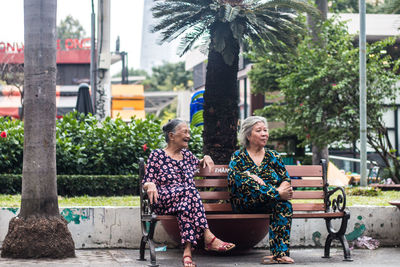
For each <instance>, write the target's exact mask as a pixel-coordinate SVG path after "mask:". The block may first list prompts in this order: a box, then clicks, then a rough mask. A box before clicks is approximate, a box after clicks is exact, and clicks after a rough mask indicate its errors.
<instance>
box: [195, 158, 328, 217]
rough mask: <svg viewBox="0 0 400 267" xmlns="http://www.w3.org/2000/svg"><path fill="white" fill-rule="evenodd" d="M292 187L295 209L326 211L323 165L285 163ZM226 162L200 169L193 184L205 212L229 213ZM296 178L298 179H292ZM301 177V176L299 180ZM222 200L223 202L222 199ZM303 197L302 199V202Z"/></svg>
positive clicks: (230, 208) (325, 185) (324, 171)
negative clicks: (212, 167)
mask: <svg viewBox="0 0 400 267" xmlns="http://www.w3.org/2000/svg"><path fill="white" fill-rule="evenodd" d="M286 169H287V171H288V172H289V175H290V177H293V179H292V181H291V183H292V187H293V188H294V190H295V191H294V193H293V199H295V200H296V201H294V203H293V202H292V204H293V210H294V211H325V204H324V197H325V192H326V187H327V182H326V168H325V170H324V165H323V164H321V165H302V166H294V165H287V166H286ZM227 174H228V165H215V167H214V169H213V170H212V171H209V170H208V168H200V169H199V172H198V173H197V175H196V176H197V178H196V179H195V184H196V187H197V189H198V190H199V192H200V196H201V198H202V200H203V204H204V208H205V209H206V212H231V211H232V207H231V204H230V203H229V199H230V196H229V191H228V181H227V178H226V177H227ZM294 178H299V179H294ZM300 178H301V179H300ZM221 200H222V201H221ZM303 200H305V201H303Z"/></svg>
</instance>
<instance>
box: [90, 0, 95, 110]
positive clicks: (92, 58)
mask: <svg viewBox="0 0 400 267" xmlns="http://www.w3.org/2000/svg"><path fill="white" fill-rule="evenodd" d="M93 1H94V0H92V14H91V37H90V90H91V92H92V104H93V112H94V114H96V41H95V40H96V25H95V24H96V14H95V13H94V3H93Z"/></svg>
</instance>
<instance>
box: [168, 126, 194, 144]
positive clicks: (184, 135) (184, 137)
mask: <svg viewBox="0 0 400 267" xmlns="http://www.w3.org/2000/svg"><path fill="white" fill-rule="evenodd" d="M169 140H170V143H172V144H174V145H175V146H177V147H180V148H187V147H188V146H189V140H190V130H189V127H188V125H187V124H186V123H181V124H179V125H178V126H177V127H176V130H175V133H170V139H169Z"/></svg>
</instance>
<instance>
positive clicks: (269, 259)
mask: <svg viewBox="0 0 400 267" xmlns="http://www.w3.org/2000/svg"><path fill="white" fill-rule="evenodd" d="M278 263H279V264H292V263H294V260H293V259H292V258H291V257H289V256H283V257H274V256H265V257H263V258H262V260H261V264H278Z"/></svg>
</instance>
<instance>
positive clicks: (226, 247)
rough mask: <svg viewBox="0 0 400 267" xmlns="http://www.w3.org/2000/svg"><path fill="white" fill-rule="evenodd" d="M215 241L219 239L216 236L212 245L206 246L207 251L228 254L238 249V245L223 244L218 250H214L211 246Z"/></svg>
mask: <svg viewBox="0 0 400 267" xmlns="http://www.w3.org/2000/svg"><path fill="white" fill-rule="evenodd" d="M215 239H217V237H216V236H214V237H213V239H212V240H211V242H210V243H208V244H206V246H205V248H204V249H205V250H206V251H216V252H227V251H229V250H232V249H234V248H235V247H236V245H235V244H233V243H227V242H222V244H221V245H220V246H219V247H218V248H213V247H212V246H211V245H212V243H213V242H214V241H215Z"/></svg>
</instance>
